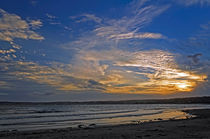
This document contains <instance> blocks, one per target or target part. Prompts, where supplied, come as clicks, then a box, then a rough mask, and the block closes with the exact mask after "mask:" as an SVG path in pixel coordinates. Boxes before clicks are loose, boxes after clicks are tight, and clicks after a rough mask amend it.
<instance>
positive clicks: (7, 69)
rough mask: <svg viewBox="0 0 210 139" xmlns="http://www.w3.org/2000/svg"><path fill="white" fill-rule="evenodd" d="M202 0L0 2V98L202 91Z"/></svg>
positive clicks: (209, 85)
mask: <svg viewBox="0 0 210 139" xmlns="http://www.w3.org/2000/svg"><path fill="white" fill-rule="evenodd" d="M209 77H210V0H114V1H113V0H88V1H84V0H76V1H75V0H62V1H57V0H21V2H20V1H19V0H1V1H0V101H92V100H127V99H156V98H173V97H192V96H209V95H210V91H209V90H210V82H209Z"/></svg>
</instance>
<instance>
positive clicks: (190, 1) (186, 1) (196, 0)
mask: <svg viewBox="0 0 210 139" xmlns="http://www.w3.org/2000/svg"><path fill="white" fill-rule="evenodd" d="M175 2H177V3H180V4H183V5H185V6H191V5H195V4H200V5H201V6H204V5H209V4H210V0H175Z"/></svg>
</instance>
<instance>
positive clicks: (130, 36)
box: [109, 32, 164, 40]
mask: <svg viewBox="0 0 210 139" xmlns="http://www.w3.org/2000/svg"><path fill="white" fill-rule="evenodd" d="M109 38H110V39H115V40H121V39H162V38H164V36H163V35H162V34H160V33H139V34H135V33H133V32H131V33H126V34H117V35H111V36H110V37H109Z"/></svg>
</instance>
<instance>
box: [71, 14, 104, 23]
mask: <svg viewBox="0 0 210 139" xmlns="http://www.w3.org/2000/svg"><path fill="white" fill-rule="evenodd" d="M70 18H71V19H74V20H76V22H77V23H81V22H87V21H93V22H96V23H101V22H102V19H101V18H99V17H97V16H95V15H94V14H82V15H79V16H71V17H70Z"/></svg>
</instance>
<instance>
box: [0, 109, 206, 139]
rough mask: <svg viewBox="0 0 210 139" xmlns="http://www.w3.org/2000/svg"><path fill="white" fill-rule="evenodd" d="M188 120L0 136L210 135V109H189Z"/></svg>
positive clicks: (190, 138)
mask: <svg viewBox="0 0 210 139" xmlns="http://www.w3.org/2000/svg"><path fill="white" fill-rule="evenodd" d="M185 112H187V113H190V114H193V115H196V117H194V118H190V119H185V120H173V119H172V120H168V121H156V122H146V123H138V124H128V125H117V126H103V127H102V126H100V127H99V126H97V125H92V126H90V127H82V126H81V127H80V128H78V129H73V128H66V129H50V130H37V131H5V132H0V139H210V109H198V110H186V111H185Z"/></svg>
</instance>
